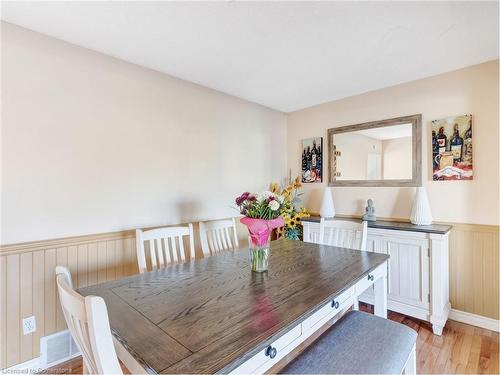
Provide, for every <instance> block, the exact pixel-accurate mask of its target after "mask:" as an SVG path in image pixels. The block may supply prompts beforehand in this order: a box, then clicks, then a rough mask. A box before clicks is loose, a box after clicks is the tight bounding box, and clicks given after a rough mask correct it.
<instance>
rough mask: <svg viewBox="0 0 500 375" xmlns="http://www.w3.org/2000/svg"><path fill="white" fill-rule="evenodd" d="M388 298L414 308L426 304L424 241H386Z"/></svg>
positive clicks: (427, 304)
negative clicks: (388, 273)
mask: <svg viewBox="0 0 500 375" xmlns="http://www.w3.org/2000/svg"><path fill="white" fill-rule="evenodd" d="M387 250H388V254H389V255H390V256H391V258H390V260H389V270H390V275H391V277H390V279H389V280H388V286H389V291H388V292H389V298H390V299H391V300H394V301H399V302H402V303H406V304H409V305H412V306H416V307H422V308H428V307H429V245H428V241H427V240H419V239H411V238H390V239H388V241H387Z"/></svg>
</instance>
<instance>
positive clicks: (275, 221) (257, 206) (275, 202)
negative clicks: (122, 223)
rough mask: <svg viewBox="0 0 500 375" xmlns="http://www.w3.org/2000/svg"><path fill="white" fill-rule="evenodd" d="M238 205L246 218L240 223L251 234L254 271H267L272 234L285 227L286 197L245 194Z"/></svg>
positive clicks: (266, 192) (237, 199) (274, 194)
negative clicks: (283, 214) (283, 215)
mask: <svg viewBox="0 0 500 375" xmlns="http://www.w3.org/2000/svg"><path fill="white" fill-rule="evenodd" d="M236 205H237V206H238V208H239V210H240V213H241V214H242V215H244V216H245V217H243V218H242V219H241V220H240V221H241V223H242V224H244V225H246V226H247V228H248V232H249V234H250V236H249V237H250V241H249V247H250V263H251V266H252V271H254V272H264V271H267V269H268V266H269V241H270V238H271V232H272V231H273V229H275V228H279V227H282V226H283V225H284V220H283V218H282V217H281V214H282V213H283V210H284V209H285V206H286V204H285V197H283V196H281V195H279V194H276V193H273V192H271V191H265V192H263V193H262V194H259V195H255V194H251V193H248V192H245V193H243V194H241V195H240V196H239V197H238V198H236Z"/></svg>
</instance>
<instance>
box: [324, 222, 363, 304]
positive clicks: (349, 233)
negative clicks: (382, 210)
mask: <svg viewBox="0 0 500 375" xmlns="http://www.w3.org/2000/svg"><path fill="white" fill-rule="evenodd" d="M367 235H368V222H367V221H363V222H361V223H359V222H355V221H349V220H325V218H321V221H320V223H319V241H318V243H320V244H323V245H330V246H339V247H346V248H349V249H354V250H362V251H366V238H367ZM352 307H353V309H354V310H358V309H359V302H358V299H357V298H355V299H354V300H353V305H352Z"/></svg>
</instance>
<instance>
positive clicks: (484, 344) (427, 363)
mask: <svg viewBox="0 0 500 375" xmlns="http://www.w3.org/2000/svg"><path fill="white" fill-rule="evenodd" d="M360 309H361V310H363V311H369V312H371V309H372V307H371V306H370V305H364V304H363V305H362V306H361V307H360ZM389 319H391V320H394V321H397V322H400V323H402V324H405V325H407V326H408V327H411V328H413V329H414V330H415V331H417V332H418V339H417V373H419V374H463V373H467V374H498V373H499V363H498V362H499V334H498V333H496V332H493V331H488V330H486V329H482V328H476V327H474V326H470V325H467V324H463V323H459V322H455V321H453V320H449V321H448V322H447V323H446V327H445V328H444V330H443V335H442V336H435V335H434V334H433V333H432V327H431V325H430V324H429V323H427V322H422V321H420V320H418V319H414V318H409V317H407V316H404V315H401V314H398V313H395V312H389ZM330 324H333V322H329V325H330ZM327 328H328V325H325V330H326V329H327ZM316 338H317V337H314V338H312V340H310V341H308V342H307V343H305V344H306V345H304V346H302V347H300V348H299V349H298V352H294V353H293V354H292V355H290V356H289V357H287V358H285V359H284V361H283V363H280V365H279V366H276V367H274V368H273V369H272V370H273V371H272V372H277V371H279V369H280V368H282V367H284V365H285V364H286V363H288V362H289V361H290V360H291V359H293V357H294V356H295V355H297V354H298V353H299V352H300V351H301V350H303V348H304V347H305V346H307V345H308V344H310V343H311V342H312V341H314V339H316ZM56 369H57V370H56ZM51 370H56V371H57V373H59V374H81V373H82V360H81V358H77V359H74V360H72V361H69V362H66V363H63V364H61V365H58V366H56V367H54V368H52V369H49V370H47V373H51ZM125 371H126V369H125ZM52 373H54V372H52Z"/></svg>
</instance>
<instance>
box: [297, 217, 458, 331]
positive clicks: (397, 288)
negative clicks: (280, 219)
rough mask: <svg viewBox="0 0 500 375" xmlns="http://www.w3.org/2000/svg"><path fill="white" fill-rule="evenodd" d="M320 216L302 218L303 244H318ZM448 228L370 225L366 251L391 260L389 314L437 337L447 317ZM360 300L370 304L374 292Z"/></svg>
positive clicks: (387, 224) (410, 225) (441, 226)
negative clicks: (419, 323) (426, 325)
mask: <svg viewBox="0 0 500 375" xmlns="http://www.w3.org/2000/svg"><path fill="white" fill-rule="evenodd" d="M319 221H320V219H319V218H318V217H311V218H304V219H302V225H303V228H304V241H306V242H318V240H319ZM450 230H451V226H449V225H426V226H416V225H413V224H410V223H403V222H392V221H377V222H374V223H369V226H368V240H367V246H366V250H367V251H372V252H376V253H384V254H388V255H389V256H390V259H389V262H388V279H387V293H388V294H387V295H388V297H387V299H388V300H387V304H388V305H387V307H388V309H389V310H392V311H396V312H399V313H402V314H404V315H408V316H412V317H415V318H418V319H421V320H425V321H428V322H430V323H431V324H432V330H433V332H434V334H436V335H441V334H442V331H443V327H444V325H445V324H446V321H447V319H448V315H449V312H450V301H449V277H448V275H449V266H448V259H449V257H448V252H449V249H448V236H449V232H450ZM359 300H360V301H361V302H366V303H369V304H373V290H371V289H369V290H367V291H366V292H365V293H363V294H362V295H361V296H360V297H359Z"/></svg>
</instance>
